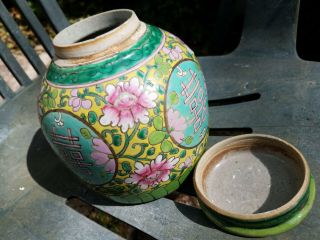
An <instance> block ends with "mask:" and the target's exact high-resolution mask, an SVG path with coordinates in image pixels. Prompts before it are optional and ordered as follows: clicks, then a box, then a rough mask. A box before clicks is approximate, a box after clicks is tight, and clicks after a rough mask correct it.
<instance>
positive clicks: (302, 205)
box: [200, 176, 316, 237]
mask: <svg viewBox="0 0 320 240" xmlns="http://www.w3.org/2000/svg"><path fill="white" fill-rule="evenodd" d="M315 195H316V190H315V181H314V178H313V177H312V176H311V178H310V184H309V187H308V191H307V192H306V194H305V195H304V196H303V197H302V199H301V200H300V201H299V203H298V204H297V205H296V206H295V207H294V208H293V209H292V210H291V211H289V212H288V213H285V214H284V215H281V216H279V217H277V218H275V219H270V220H266V221H260V222H244V221H237V220H234V219H229V218H226V217H222V216H221V215H218V214H216V213H213V212H212V211H211V210H209V209H208V208H207V207H206V206H205V205H204V204H203V203H200V204H201V207H202V209H203V210H204V213H205V214H206V215H207V217H208V218H209V219H210V220H211V221H212V222H214V223H215V224H216V225H217V226H218V227H220V228H221V229H223V230H225V231H227V232H230V233H233V234H236V235H240V236H248V237H265V236H269V235H276V234H280V233H283V232H286V231H288V230H290V229H292V228H294V227H295V226H297V225H298V224H299V223H300V222H301V221H302V220H303V219H304V218H305V217H306V216H307V215H308V213H309V212H310V210H311V208H312V205H313V202H314V200H315Z"/></svg>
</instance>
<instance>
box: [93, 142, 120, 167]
mask: <svg viewBox="0 0 320 240" xmlns="http://www.w3.org/2000/svg"><path fill="white" fill-rule="evenodd" d="M92 143H93V145H92V146H93V148H94V150H95V151H94V152H92V153H91V157H92V159H93V160H95V163H96V164H97V165H101V166H104V169H105V171H106V172H108V173H114V172H115V169H116V162H115V160H114V159H113V158H111V157H110V156H113V154H112V152H111V151H110V149H109V147H108V146H107V144H105V143H104V142H103V141H102V140H101V139H100V138H93V140H92Z"/></svg>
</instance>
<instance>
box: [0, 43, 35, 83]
mask: <svg viewBox="0 0 320 240" xmlns="http://www.w3.org/2000/svg"><path fill="white" fill-rule="evenodd" d="M0 57H1V59H2V60H3V62H4V63H5V65H6V66H7V67H8V69H9V70H10V72H11V73H12V75H13V76H14V77H15V78H16V79H17V81H18V82H19V83H20V85H24V86H25V85H28V84H30V83H31V80H30V78H29V77H28V75H27V74H26V73H25V72H24V70H23V69H22V68H21V66H20V64H19V63H18V62H17V60H16V58H15V57H14V56H13V55H12V54H11V52H10V51H9V49H8V48H7V46H6V45H5V44H4V43H3V42H2V41H1V40H0Z"/></svg>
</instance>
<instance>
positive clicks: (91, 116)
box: [88, 111, 98, 124]
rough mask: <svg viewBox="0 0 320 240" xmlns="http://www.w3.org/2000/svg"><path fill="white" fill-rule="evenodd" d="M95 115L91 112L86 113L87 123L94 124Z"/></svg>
mask: <svg viewBox="0 0 320 240" xmlns="http://www.w3.org/2000/svg"><path fill="white" fill-rule="evenodd" d="M97 118H98V117H97V114H96V113H95V112H93V111H90V112H89V113H88V121H89V123H90V124H95V123H96V122H97Z"/></svg>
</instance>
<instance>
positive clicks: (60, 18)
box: [37, 0, 69, 32]
mask: <svg viewBox="0 0 320 240" xmlns="http://www.w3.org/2000/svg"><path fill="white" fill-rule="evenodd" d="M37 1H38V2H39V3H40V4H41V6H42V8H43V9H44V11H45V12H46V14H47V16H48V17H49V20H50V22H51V24H52V26H53V27H54V29H55V31H56V32H60V31H61V30H63V29H64V28H66V27H68V26H69V22H68V20H67V18H66V17H65V15H64V14H63V12H62V10H61V8H60V6H59V5H58V3H57V1H56V0H37Z"/></svg>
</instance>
